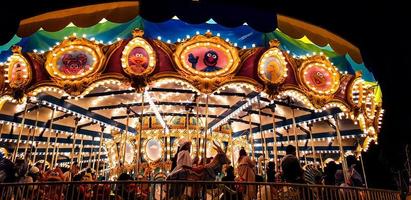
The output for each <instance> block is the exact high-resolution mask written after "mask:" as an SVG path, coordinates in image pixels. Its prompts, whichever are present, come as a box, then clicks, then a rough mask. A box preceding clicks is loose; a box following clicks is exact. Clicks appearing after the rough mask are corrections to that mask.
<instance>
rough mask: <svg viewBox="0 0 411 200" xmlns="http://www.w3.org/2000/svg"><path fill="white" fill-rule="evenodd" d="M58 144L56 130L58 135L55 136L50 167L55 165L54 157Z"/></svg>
mask: <svg viewBox="0 0 411 200" xmlns="http://www.w3.org/2000/svg"><path fill="white" fill-rule="evenodd" d="M56 146H57V132H56V137H54V144H53V154H51V163H50V169H53V167H54V158H55V153H56Z"/></svg>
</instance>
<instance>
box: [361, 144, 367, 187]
mask: <svg viewBox="0 0 411 200" xmlns="http://www.w3.org/2000/svg"><path fill="white" fill-rule="evenodd" d="M360 161H361V168H362V173H363V175H364V183H365V188H366V189H368V181H367V175H366V174H365V167H364V160H363V159H362V152H360Z"/></svg>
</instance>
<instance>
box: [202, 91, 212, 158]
mask: <svg viewBox="0 0 411 200" xmlns="http://www.w3.org/2000/svg"><path fill="white" fill-rule="evenodd" d="M205 114H206V115H205V132H204V140H203V144H204V149H203V150H204V153H203V154H204V157H203V163H204V165H205V164H207V163H206V159H207V132H208V94H206V110H205ZM212 132H213V130H211V133H212Z"/></svg>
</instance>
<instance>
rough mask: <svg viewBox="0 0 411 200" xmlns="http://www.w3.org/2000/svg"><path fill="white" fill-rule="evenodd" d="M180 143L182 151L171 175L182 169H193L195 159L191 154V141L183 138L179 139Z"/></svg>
mask: <svg viewBox="0 0 411 200" xmlns="http://www.w3.org/2000/svg"><path fill="white" fill-rule="evenodd" d="M179 143H180V149H179V150H180V152H178V154H177V160H176V166H175V167H174V169H173V171H171V173H170V175H172V174H175V173H176V172H178V171H179V170H181V169H191V168H192V166H193V161H192V159H191V156H190V149H191V141H189V140H187V139H185V138H182V139H180V141H179Z"/></svg>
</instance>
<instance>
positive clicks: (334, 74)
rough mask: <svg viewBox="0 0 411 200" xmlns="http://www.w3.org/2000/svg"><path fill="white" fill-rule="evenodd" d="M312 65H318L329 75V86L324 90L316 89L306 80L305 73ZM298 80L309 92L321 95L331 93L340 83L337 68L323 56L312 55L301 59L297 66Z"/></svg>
mask: <svg viewBox="0 0 411 200" xmlns="http://www.w3.org/2000/svg"><path fill="white" fill-rule="evenodd" d="M312 67H320V68H322V69H324V70H325V71H327V73H329V75H330V77H331V83H330V84H331V86H330V88H329V89H327V90H325V91H321V90H317V88H316V87H315V86H314V85H312V84H311V83H310V82H309V81H308V80H306V78H305V75H306V74H307V73H308V72H307V70H309V69H310V68H312ZM297 80H298V82H299V83H300V84H301V85H302V86H303V88H305V89H306V90H307V91H308V92H309V93H311V94H313V95H315V96H319V97H323V96H328V95H333V94H334V93H335V92H336V91H337V90H338V88H339V85H340V73H339V72H338V70H337V68H336V67H335V66H333V65H332V64H331V62H330V61H328V60H327V59H326V58H325V56H313V57H310V58H307V59H305V60H303V62H302V63H301V65H300V67H299V68H298V79H297Z"/></svg>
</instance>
